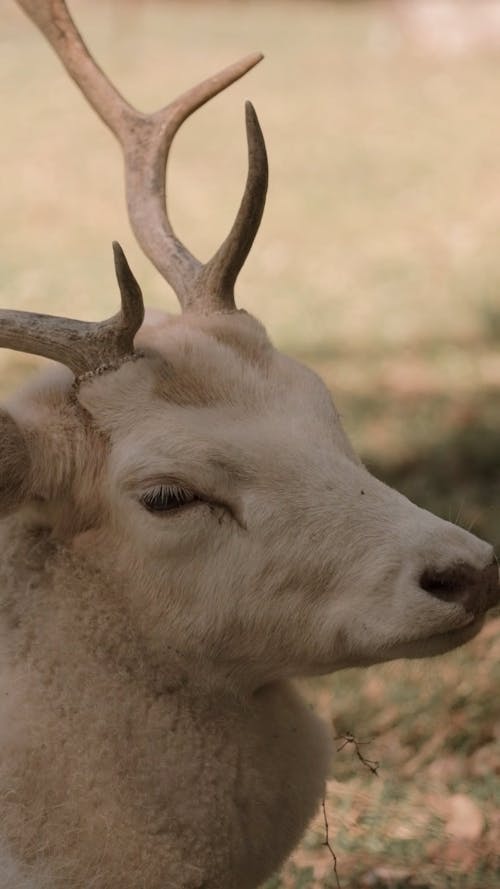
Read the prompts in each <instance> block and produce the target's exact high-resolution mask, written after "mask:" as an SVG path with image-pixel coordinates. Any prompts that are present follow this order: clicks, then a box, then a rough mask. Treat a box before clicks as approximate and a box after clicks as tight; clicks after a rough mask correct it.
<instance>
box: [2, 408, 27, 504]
mask: <svg viewBox="0 0 500 889" xmlns="http://www.w3.org/2000/svg"><path fill="white" fill-rule="evenodd" d="M29 470H30V457H29V452H28V445H27V442H26V439H25V436H24V434H23V432H22V430H21V429H20V428H19V426H18V425H17V423H16V422H15V420H13V418H12V417H11V415H10V414H9V413H8V412H7V411H6V410H3V409H2V408H0V515H1V514H5V513H6V512H9V511H10V510H12V509H14V508H15V507H16V506H18V505H19V504H20V503H21V501H22V500H23V498H24V496H25V494H26V492H27V490H28V477H29Z"/></svg>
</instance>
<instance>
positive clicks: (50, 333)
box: [0, 241, 144, 377]
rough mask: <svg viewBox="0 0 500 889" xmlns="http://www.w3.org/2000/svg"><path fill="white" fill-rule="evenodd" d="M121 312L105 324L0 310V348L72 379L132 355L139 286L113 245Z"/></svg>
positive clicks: (138, 322) (140, 311)
mask: <svg viewBox="0 0 500 889" xmlns="http://www.w3.org/2000/svg"><path fill="white" fill-rule="evenodd" d="M113 252H114V259H115V271H116V277H117V280H118V285H119V288H120V293H121V299H122V307H121V311H120V312H119V313H118V314H117V315H115V316H114V317H113V318H108V319H107V320H106V321H99V322H90V321H75V320H72V319H71V318H57V317H55V316H54V315H38V314H36V313H35V312H16V311H11V310H9V309H3V310H2V311H0V347H3V348H7V349H15V350H17V351H19V352H29V353H31V354H32V355H43V356H44V357H45V358H52V359H53V360H54V361H60V362H61V363H62V364H65V365H66V367H69V368H70V370H72V371H73V373H74V374H75V375H76V376H77V377H78V376H82V375H83V374H86V373H89V372H94V371H96V370H97V369H98V368H100V367H106V368H109V367H115V366H117V365H119V364H121V362H122V361H123V360H124V359H126V358H127V357H129V356H130V355H133V353H134V336H135V334H136V333H137V331H138V330H139V327H140V326H141V324H142V322H143V319H144V305H143V301H142V293H141V290H140V287H139V285H138V283H137V281H136V280H135V278H134V276H133V274H132V272H131V271H130V268H129V265H128V263H127V260H126V258H125V254H124V253H123V250H122V248H121V247H120V245H119V244H118V243H116V241H115V242H114V243H113Z"/></svg>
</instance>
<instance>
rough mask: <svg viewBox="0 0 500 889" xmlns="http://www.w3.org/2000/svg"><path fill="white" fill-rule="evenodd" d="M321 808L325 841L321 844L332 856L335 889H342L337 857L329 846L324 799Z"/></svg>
mask: <svg viewBox="0 0 500 889" xmlns="http://www.w3.org/2000/svg"><path fill="white" fill-rule="evenodd" d="M321 808H322V809H323V821H324V823H325V839H324V842H323V846H326V848H327V849H328V851H329V852H330V855H331V856H332V860H333V872H334V874H335V881H336V883H337V889H342V887H341V885H340V880H339V874H338V870H337V856H336V855H335V852H334V851H333V849H332V847H331V845H330V839H329V835H328V818H327V817H326V806H325V800H324V799H322V800H321Z"/></svg>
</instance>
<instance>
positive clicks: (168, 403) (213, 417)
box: [78, 313, 353, 477]
mask: <svg viewBox="0 0 500 889" xmlns="http://www.w3.org/2000/svg"><path fill="white" fill-rule="evenodd" d="M140 347H141V348H143V349H145V351H146V355H145V357H144V358H141V359H139V360H137V361H132V362H127V363H126V364H124V365H123V366H122V367H121V368H120V369H119V370H117V371H115V372H113V373H109V374H104V375H103V376H102V377H97V378H95V379H93V380H91V381H89V382H88V383H84V384H83V385H82V386H81V388H80V392H79V396H78V397H79V401H80V403H81V404H82V405H83V407H85V408H86V410H87V411H88V412H89V413H90V414H91V415H92V417H93V419H94V422H95V423H96V425H97V426H98V427H99V428H101V429H102V430H103V431H105V432H107V433H108V434H109V435H110V437H111V441H112V443H113V446H114V450H115V453H116V454H119V463H120V466H121V470H120V471H121V472H124V473H125V474H126V473H127V472H128V469H127V464H129V467H130V472H132V473H133V472H134V471H135V470H134V469H133V467H134V466H136V467H137V469H138V470H139V471H140V472H141V473H142V472H143V470H144V472H151V473H152V474H153V475H154V474H155V473H158V474H161V472H162V471H165V472H167V471H169V466H175V467H178V468H179V471H180V470H181V469H182V467H183V466H187V465H189V464H194V465H199V464H201V463H206V464H212V465H213V464H217V465H219V466H221V465H222V464H224V465H226V466H230V467H231V470H232V474H233V475H238V474H240V475H241V474H243V475H244V476H245V477H248V475H249V473H251V471H252V467H255V469H256V470H257V468H259V467H262V466H263V464H265V463H266V464H267V465H268V467H271V466H273V465H279V464H284V463H286V462H287V455H289V456H290V459H297V454H298V453H299V452H300V454H301V456H302V459H304V460H305V459H306V458H307V457H308V456H309V457H310V458H311V459H312V456H313V453H314V449H317V448H323V449H324V450H326V451H328V452H332V453H333V451H334V450H335V449H337V450H339V449H340V450H341V451H342V452H343V453H344V454H347V455H348V456H349V457H351V458H352V457H353V453H352V449H351V447H350V445H349V442H348V440H347V438H346V436H345V434H344V432H343V430H342V427H341V424H340V420H339V417H338V414H337V412H336V410H335V407H334V404H333V402H332V399H331V396H330V394H329V392H328V390H327V389H326V387H325V385H324V384H323V382H322V381H321V380H320V379H319V377H317V376H316V374H314V373H312V372H311V371H309V370H308V369H306V368H305V367H303V366H302V365H300V364H299V363H298V362H295V361H293V360H291V359H289V358H287V357H285V356H283V355H281V354H280V353H279V352H278V351H277V350H275V349H274V348H273V347H272V346H271V344H270V342H269V340H268V338H267V336H266V334H265V332H264V330H263V328H262V327H261V325H260V324H259V323H258V322H256V321H255V320H254V319H253V318H251V317H250V316H248V315H245V314H244V313H234V315H226V316H224V315H220V316H216V317H213V316H212V317H210V318H201V319H200V318H196V319H195V318H189V317H188V319H187V320H186V316H182V317H181V318H180V319H167V318H162V319H160V320H159V321H158V320H155V324H154V325H150V324H146V325H145V328H144V330H143V331H142V332H141V336H140ZM167 459H168V461H169V463H168V465H167V463H166V462H165V461H166V460H167ZM162 467H163V469H162ZM172 471H173V469H172Z"/></svg>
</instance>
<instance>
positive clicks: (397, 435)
mask: <svg viewBox="0 0 500 889" xmlns="http://www.w3.org/2000/svg"><path fill="white" fill-rule="evenodd" d="M452 5H453V4H452ZM480 5H481V4H478V6H480ZM482 5H483V6H484V4H482ZM492 5H493V6H495V5H496V4H495V2H494V0H492V3H490V4H489V6H490V7H492ZM71 8H72V11H73V13H74V15H75V18H76V20H77V22H78V23H79V25H80V27H81V29H82V31H83V33H84V35H85V37H86V38H87V40H88V42H89V44H90V46H91V47H92V49H93V52H94V53H95V55H96V56H97V58H98V59H99V61H100V62H101V63H102V64H103V66H104V67H105V69H106V70H107V71H108V73H109V74H110V76H111V77H112V78H113V79H114V80H115V82H116V83H117V84H118V85H119V86H120V89H121V91H122V92H123V93H124V94H125V95H126V96H127V97H128V98H129V99H130V100H131V101H133V102H134V103H135V104H137V105H138V106H139V107H140V108H144V109H145V110H149V109H154V108H156V107H160V106H161V105H162V104H164V103H165V101H167V100H168V99H170V98H172V97H173V96H175V95H177V94H178V93H179V92H181V91H182V90H184V89H185V88H186V87H188V86H189V85H191V83H193V82H195V81H196V80H198V79H202V78H203V77H205V76H206V75H207V74H209V73H211V72H213V71H216V70H218V69H219V68H221V67H223V66H225V65H226V64H229V63H230V62H231V61H233V60H235V59H237V58H238V57H239V56H241V55H244V54H246V53H247V52H249V51H251V50H254V49H261V50H262V51H263V52H264V53H265V54H266V57H267V58H266V61H265V62H264V63H263V64H262V65H260V66H259V67H258V68H257V69H256V70H255V71H254V72H252V73H251V74H249V75H248V76H247V77H246V78H245V79H244V81H241V82H240V83H238V84H236V85H235V86H233V87H232V88H231V89H230V90H229V91H228V92H226V93H225V94H224V95H223V96H221V97H219V98H217V99H215V100H214V101H213V102H212V103H210V105H209V106H207V107H206V108H204V109H202V110H201V111H200V112H198V113H197V115H196V116H195V117H194V118H193V119H192V120H190V121H189V122H188V123H187V124H186V125H185V128H184V129H183V130H182V132H181V133H180V134H179V136H178V137H177V140H176V142H175V145H174V149H173V151H172V159H171V166H170V170H169V192H170V194H169V203H170V207H171V212H172V218H173V221H174V224H175V226H176V228H177V230H178V233H179V235H180V236H181V237H182V238H183V239H184V240H185V241H186V242H187V243H188V245H189V246H190V247H191V248H192V249H193V251H194V252H195V253H196V254H198V255H199V256H200V258H206V257H208V256H209V255H210V254H211V253H212V252H213V251H214V250H215V248H216V247H217V246H218V244H219V242H220V241H221V240H222V238H223V237H224V235H225V233H226V231H227V229H228V227H229V225H230V224H231V221H232V219H233V216H234V213H235V211H236V208H237V205H238V203H239V199H240V195H241V190H242V187H243V182H244V175H245V165H246V160H245V140H244V127H243V101H244V99H245V98H247V97H248V98H251V99H252V101H253V102H254V104H255V105H256V108H257V111H258V113H259V116H260V118H261V122H262V125H263V128H264V132H265V134H266V139H267V143H268V148H269V155H270V173H271V185H270V192H269V198H268V207H267V211H266V214H265V218H264V222H263V224H262V228H261V231H260V234H259V236H258V238H257V242H256V245H255V247H254V250H253V252H252V255H251V257H250V259H249V261H248V263H247V265H246V267H245V270H244V272H243V274H242V275H241V279H240V283H239V302H240V305H242V306H244V307H245V308H246V309H248V310H249V311H252V312H254V313H255V314H256V315H257V316H258V317H259V318H260V319H261V320H262V321H264V323H265V324H266V325H267V327H268V330H269V332H270V333H271V335H272V337H273V339H274V340H275V342H276V343H277V345H278V346H280V347H282V348H283V349H285V350H288V351H290V352H293V353H294V354H296V355H298V356H299V357H302V358H303V359H304V360H305V361H306V362H308V363H309V364H311V365H313V366H314V367H315V368H316V369H317V370H318V371H319V372H320V373H321V374H322V375H323V376H324V378H325V379H326V380H327V382H328V384H329V385H330V386H331V388H332V390H333V391H334V394H335V396H336V400H337V403H338V406H339V408H340V410H341V412H342V414H343V415H344V420H345V424H346V427H347V429H348V431H349V433H350V435H351V437H352V439H353V440H354V442H355V444H356V446H357V448H358V449H359V450H360V452H361V453H362V455H363V457H364V458H365V460H366V461H367V462H368V464H369V465H370V467H371V468H373V470H374V471H375V472H376V473H377V474H378V475H380V476H381V477H383V478H384V479H385V480H387V481H388V482H389V483H391V484H394V485H396V486H397V487H399V488H400V489H401V490H403V491H404V492H405V493H407V494H408V495H409V496H410V497H412V498H413V499H415V500H417V502H418V503H419V504H420V505H423V506H426V507H428V508H430V509H432V510H434V511H435V512H437V513H439V514H440V515H443V516H444V517H446V518H451V519H453V520H457V521H459V522H460V523H462V524H464V525H465V526H467V527H470V526H473V527H474V530H476V531H477V533H479V534H481V535H483V536H485V537H487V538H488V539H490V540H491V541H492V542H493V543H496V544H497V545H498V543H499V541H500V520H499V515H498V503H499V501H500V461H499V460H498V458H497V450H498V447H497V443H498V442H499V440H500V415H499V412H498V410H497V394H498V387H499V385H500V293H499V291H500V250H499V245H500V150H499V146H500V116H499V115H498V83H499V79H500V50H498V49H497V48H496V47H495V45H494V44H493V43H492V42H488V43H487V45H486V46H482V45H481V43H480V42H479V43H476V44H475V45H474V46H471V47H468V46H465V47H462V48H461V49H460V51H453V52H449V51H443V52H440V51H439V46H436V45H433V46H432V51H428V50H427V49H426V47H425V45H424V44H422V42H415V41H414V40H413V39H412V33H411V28H410V29H409V28H408V23H407V22H405V21H403V19H402V16H401V6H398V7H397V6H396V4H395V3H392V4H389V3H388V4H380V3H371V4H370V3H363V2H358V3H340V4H336V3H328V2H314V0H313V2H305V0H304V2H293V3H292V2H290V3H287V2H246V3H243V2H241V3H234V2H218V0H217V2H212V3H210V2H205V3H187V2H166V0H165V2H157V3H154V2H144V0H143V2H136V3H134V2H131V0H129V2H126V0H100V2H97V0H74V2H73V3H72V4H71ZM0 24H1V33H0V50H1V51H0V90H1V93H2V95H1V100H2V101H1V104H2V138H1V140H0V169H1V170H2V177H1V178H2V187H1V217H0V218H1V220H2V221H1V223H0V224H1V237H0V288H1V292H2V296H1V300H2V304H3V306H5V307H17V308H23V309H33V310H38V311H50V312H54V313H66V314H74V315H75V316H77V317H85V318H101V317H103V316H105V315H107V314H110V313H112V312H113V311H114V310H115V307H116V302H117V295H116V286H115V283H114V280H113V272H112V262H111V253H110V241H111V239H112V238H118V239H119V240H120V241H121V242H122V243H123V245H124V247H125V248H126V250H127V253H128V255H129V258H130V260H131V263H132V266H133V268H134V270H135V271H136V273H137V275H138V278H139V280H140V281H141V284H142V286H143V289H144V293H145V295H146V299H147V301H148V303H149V304H150V305H158V306H162V307H165V308H167V309H170V310H175V301H174V299H173V297H172V295H171V294H170V293H169V292H168V290H167V288H166V285H165V284H164V282H163V281H162V280H161V279H160V278H159V277H158V275H157V274H156V272H155V271H154V269H152V268H151V267H150V265H149V264H148V262H147V261H146V259H145V258H143V257H142V256H141V254H140V252H139V250H138V248H137V247H136V246H135V243H134V240H133V238H132V235H131V234H130V231H129V227H128V223H127V219H126V214H125V209H124V199H123V189H122V170H121V161H120V157H119V153H118V148H117V146H115V144H114V143H113V141H112V137H111V136H110V135H109V134H108V132H107V131H106V130H105V128H104V127H103V126H102V124H101V123H100V122H99V121H98V120H97V119H96V118H95V117H94V116H93V114H92V113H91V112H90V110H89V109H88V107H87V106H86V104H85V102H84V100H83V99H82V98H81V97H80V95H79V94H78V92H77V90H76V89H75V87H74V85H73V84H72V83H71V82H70V81H69V79H68V78H67V77H66V76H65V75H64V73H63V72H62V69H61V68H60V65H59V63H58V61H57V60H56V59H55V58H54V57H53V56H52V53H51V51H50V49H49V48H48V46H47V45H46V44H45V42H44V41H42V39H41V38H40V37H39V35H38V34H37V33H36V32H35V30H34V28H33V27H32V26H31V25H30V24H29V22H28V21H27V20H26V19H25V18H24V16H23V15H22V14H21V13H20V12H19V11H18V10H17V9H16V8H15V6H14V4H13V3H12V2H9V3H4V4H2V9H1V11H0ZM36 363H37V362H36V360H35V359H31V358H27V357H24V356H20V355H17V354H14V353H9V352H7V351H4V352H3V353H2V354H0V392H1V393H2V394H5V393H7V392H8V391H10V390H11V389H12V388H13V387H14V385H15V384H16V383H17V382H18V381H19V380H21V379H23V378H24V377H25V375H26V371H27V369H29V368H32V367H35V366H36ZM499 623H500V621H499V620H498V619H497V620H493V621H492V622H491V623H490V624H489V626H488V628H487V630H486V631H485V633H484V634H482V636H481V637H480V638H479V639H478V640H476V641H475V642H474V643H473V644H472V645H470V646H468V648H467V649H465V650H464V651H462V652H458V653H456V654H454V655H451V656H449V657H447V658H443V659H441V660H439V661H435V662H432V663H431V664H430V665H420V664H419V665H416V666H415V665H405V664H397V665H393V666H389V667H382V668H377V669H371V670H369V671H364V672H359V673H358V672H356V671H350V672H348V673H343V674H339V675H338V676H336V677H334V678H333V679H328V680H325V681H324V682H322V683H319V684H318V685H317V687H316V688H314V689H313V690H312V692H311V694H312V695H313V697H315V699H316V701H317V704H318V706H319V707H320V708H321V709H322V710H323V712H324V713H325V715H326V717H327V718H330V713H333V714H334V717H335V720H336V731H337V732H338V733H341V732H344V731H348V730H349V731H353V732H355V733H356V735H359V736H360V737H361V736H363V735H368V736H374V737H375V740H374V741H373V743H372V745H371V747H370V748H369V749H370V751H371V753H373V755H375V756H376V757H377V758H379V759H380V760H381V770H380V777H379V778H375V777H373V776H372V775H371V774H370V773H369V772H368V771H367V770H365V769H363V766H362V764H361V763H360V762H359V760H358V759H357V758H356V757H354V758H353V759H352V761H351V759H349V757H351V756H352V749H353V748H352V745H348V746H347V748H346V749H345V750H344V751H342V753H341V754H339V758H338V761H337V764H336V766H335V770H334V776H333V778H332V782H331V785H330V788H329V801H328V804H327V806H328V812H329V821H330V832H331V838H332V844H333V845H334V848H335V849H336V852H337V854H338V857H339V875H340V878H341V884H342V887H343V889H354V887H358V886H380V887H390V886H391V887H397V886H400V887H403V886H408V887H409V886H420V887H421V889H425V887H428V889H430V887H432V889H441V887H450V889H451V887H453V889H494V887H497V886H498V885H499V884H500V859H499V855H498V849H499V848H500V815H499V813H498V803H499V800H500V777H499V772H500V751H499V744H500V709H499V707H500V705H499V696H498V692H497V689H498V684H499V680H500V669H499V655H500V650H499V642H498V629H499ZM363 749H366V748H363ZM467 806H469V808H467ZM457 813H458V814H457ZM470 825H473V826H472V827H471V826H470ZM321 829H322V828H321V821H320V822H319V831H320V835H319V839H318V834H317V832H314V831H313V832H312V833H311V834H310V835H308V837H307V838H306V840H305V842H304V844H303V846H302V847H301V849H300V850H299V852H298V853H297V855H296V856H295V858H294V859H293V861H292V862H291V863H290V864H289V865H288V866H287V868H286V869H285V871H284V874H283V875H282V876H281V877H280V878H277V881H276V882H275V883H274V884H273V885H275V886H278V885H283V886H286V887H293V889H299V887H308V886H310V887H318V889H319V887H327V886H333V885H335V881H334V876H333V873H332V870H331V859H330V858H329V856H328V852H327V851H324V850H322V849H321V847H320V845H319V844H320V843H321ZM384 868H385V870H384Z"/></svg>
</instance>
